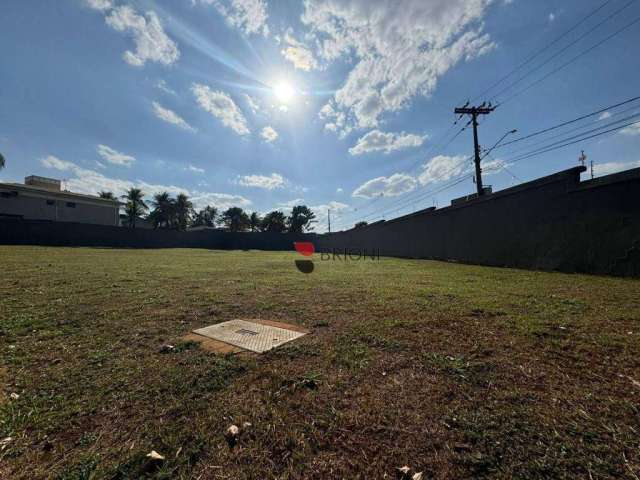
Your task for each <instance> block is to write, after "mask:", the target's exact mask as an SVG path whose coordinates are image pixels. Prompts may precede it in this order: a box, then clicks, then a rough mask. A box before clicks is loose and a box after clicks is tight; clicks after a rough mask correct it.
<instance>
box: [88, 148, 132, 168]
mask: <svg viewBox="0 0 640 480" xmlns="http://www.w3.org/2000/svg"><path fill="white" fill-rule="evenodd" d="M97 151H98V155H100V156H101V157H102V158H103V159H104V160H105V161H107V162H109V163H113V164H114V165H124V166H125V167H130V166H131V164H132V163H133V162H135V161H136V159H135V157H132V156H131V155H126V154H124V153H122V152H118V151H117V150H114V149H113V148H111V147H108V146H106V145H98V148H97Z"/></svg>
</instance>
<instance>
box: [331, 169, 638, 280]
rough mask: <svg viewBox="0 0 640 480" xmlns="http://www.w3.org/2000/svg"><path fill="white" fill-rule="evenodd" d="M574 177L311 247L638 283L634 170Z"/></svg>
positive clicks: (381, 225)
mask: <svg viewBox="0 0 640 480" xmlns="http://www.w3.org/2000/svg"><path fill="white" fill-rule="evenodd" d="M581 171H583V167H578V168H574V169H570V170H567V171H564V172H560V173H557V174H555V175H551V176H549V177H544V178H541V179H538V180H535V181H533V182H528V183H526V184H522V185H519V186H517V187H513V188H510V189H507V190H503V191H500V192H497V193H495V194H493V195H490V196H487V197H485V198H481V199H475V200H471V201H469V202H466V203H464V204H462V205H456V206H451V207H446V208H442V209H438V210H432V211H425V212H421V213H417V214H413V215H408V216H406V217H401V218H398V219H394V220H392V221H387V222H382V223H379V224H375V225H371V226H369V227H364V228H360V229H354V230H349V231H346V232H339V233H333V234H330V235H325V236H322V237H320V238H319V247H320V249H321V250H325V251H327V250H332V249H336V248H337V249H344V248H350V249H368V250H372V249H376V250H379V251H380V254H381V255H383V256H396V257H410V258H432V259H439V260H450V261H456V262H465V263H476V264H482V265H494V266H510V267H520V268H534V269H543V270H562V271H577V272H593V273H612V274H625V275H640V169H634V170H629V171H627V172H623V173H621V174H615V175H610V176H608V177H602V178H600V179H596V180H593V181H587V182H580V172H581Z"/></svg>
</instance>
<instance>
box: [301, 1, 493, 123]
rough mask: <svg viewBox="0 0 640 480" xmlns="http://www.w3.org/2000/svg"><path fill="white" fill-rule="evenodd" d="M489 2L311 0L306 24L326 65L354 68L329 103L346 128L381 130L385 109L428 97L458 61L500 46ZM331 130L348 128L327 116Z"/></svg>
mask: <svg viewBox="0 0 640 480" xmlns="http://www.w3.org/2000/svg"><path fill="white" fill-rule="evenodd" d="M489 3H490V0H430V1H425V0H405V1H403V2H402V4H401V6H400V5H399V4H398V3H397V2H389V1H385V0H353V1H349V2H347V1H341V0H334V1H331V2H327V1H324V0H307V1H306V2H305V8H304V12H303V15H302V17H301V20H302V22H303V24H304V25H306V26H307V27H308V29H309V32H308V35H307V38H309V39H310V41H313V42H314V45H315V48H316V54H317V56H318V57H319V58H320V59H321V60H325V61H334V60H336V59H339V58H341V57H345V58H346V59H347V60H348V61H352V62H353V64H354V65H355V66H354V68H353V69H352V70H351V72H350V73H349V75H348V77H347V80H346V82H345V83H344V85H343V86H342V87H341V88H340V89H339V90H338V91H337V92H336V93H335V95H334V99H333V101H332V102H330V103H329V105H330V106H331V108H332V109H333V111H334V112H335V113H343V114H345V115H346V119H344V121H343V123H346V124H347V125H348V126H351V127H353V126H355V127H359V128H367V127H369V128H371V127H376V126H377V125H378V124H379V121H380V117H381V115H383V114H384V113H386V112H392V111H397V110H400V109H401V108H404V107H405V106H407V105H408V104H409V102H410V101H411V100H412V99H413V98H414V97H416V96H425V97H428V96H429V95H430V94H431V93H432V92H433V91H434V90H435V88H436V86H437V82H438V79H439V78H440V77H441V76H442V75H444V74H445V73H446V72H447V71H448V70H449V69H450V68H451V67H453V66H454V65H456V64H457V63H459V62H461V61H469V60H472V59H474V58H475V57H477V56H479V55H483V54H484V53H486V52H488V51H490V50H491V49H492V48H493V47H494V46H495V45H494V43H493V42H492V41H491V40H490V38H489V36H488V35H487V34H485V33H483V31H482V28H483V26H482V23H481V21H482V18H483V16H484V14H485V11H486V7H487V6H488V5H489ZM328 124H329V126H328V127H327V129H328V130H334V131H341V130H344V128H345V127H343V126H340V124H339V122H338V121H333V120H332V119H328Z"/></svg>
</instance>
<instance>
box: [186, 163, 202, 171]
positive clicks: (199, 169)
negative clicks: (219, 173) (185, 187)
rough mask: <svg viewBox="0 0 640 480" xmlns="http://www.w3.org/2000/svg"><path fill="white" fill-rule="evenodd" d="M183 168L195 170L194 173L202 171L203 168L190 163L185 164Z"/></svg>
mask: <svg viewBox="0 0 640 480" xmlns="http://www.w3.org/2000/svg"><path fill="white" fill-rule="evenodd" d="M185 170H188V171H189V172H195V173H204V168H199V167H195V166H193V165H191V164H189V165H187V166H186V167H185Z"/></svg>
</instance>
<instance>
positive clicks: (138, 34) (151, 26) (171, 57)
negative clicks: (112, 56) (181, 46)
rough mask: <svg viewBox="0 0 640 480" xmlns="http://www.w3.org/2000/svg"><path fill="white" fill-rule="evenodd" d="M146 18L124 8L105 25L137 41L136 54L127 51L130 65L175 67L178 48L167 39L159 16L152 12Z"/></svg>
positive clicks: (130, 8)
mask: <svg viewBox="0 0 640 480" xmlns="http://www.w3.org/2000/svg"><path fill="white" fill-rule="evenodd" d="M145 15H146V18H145V16H142V15H140V14H138V13H137V12H136V11H135V10H134V9H133V8H132V7H130V6H128V5H123V6H120V7H116V8H114V9H113V10H111V12H110V13H109V15H108V16H107V17H106V19H105V21H106V22H107V25H109V26H110V27H111V28H113V29H114V30H116V31H118V32H126V33H129V34H130V35H131V36H132V37H133V41H134V43H135V45H136V50H135V52H132V51H131V50H127V51H126V52H124V54H123V58H124V60H125V61H126V62H127V63H128V64H129V65H133V66H136V67H141V66H143V65H144V64H145V63H146V62H147V61H150V62H158V63H162V64H164V65H171V64H172V63H174V62H176V61H177V60H178V58H179V57H180V51H179V50H178V46H177V45H176V44H175V42H174V41H173V40H171V39H170V38H169V37H168V36H167V34H166V33H165V31H164V29H163V28H162V24H161V23H160V19H159V18H158V15H157V14H156V13H155V12H153V11H148V12H147V13H146V14H145Z"/></svg>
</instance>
